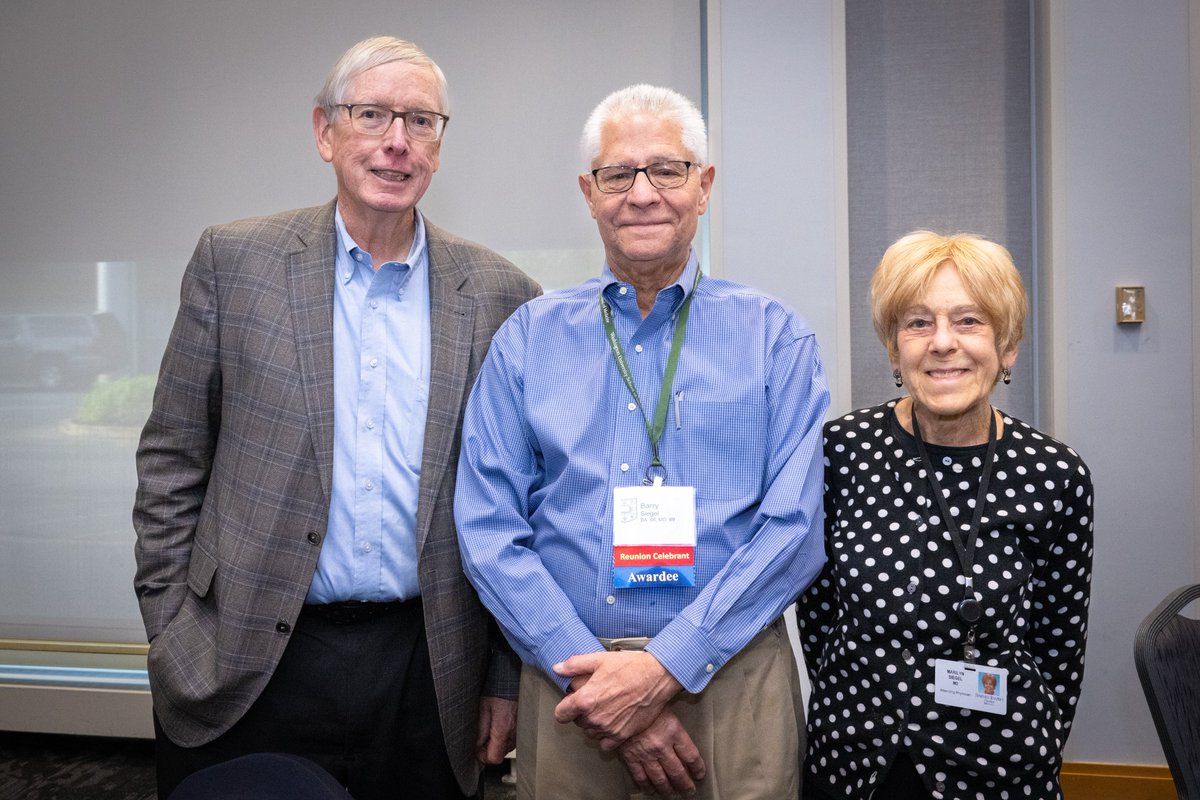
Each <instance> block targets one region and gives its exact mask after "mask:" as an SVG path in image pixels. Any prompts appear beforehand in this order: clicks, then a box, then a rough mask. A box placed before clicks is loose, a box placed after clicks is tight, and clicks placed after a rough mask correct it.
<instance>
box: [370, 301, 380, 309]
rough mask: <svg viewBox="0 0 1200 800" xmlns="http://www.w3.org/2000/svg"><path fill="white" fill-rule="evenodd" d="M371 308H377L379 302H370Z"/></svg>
mask: <svg viewBox="0 0 1200 800" xmlns="http://www.w3.org/2000/svg"><path fill="white" fill-rule="evenodd" d="M371 308H379V301H378V300H372V301H371Z"/></svg>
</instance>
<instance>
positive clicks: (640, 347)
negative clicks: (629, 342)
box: [633, 344, 642, 353]
mask: <svg viewBox="0 0 1200 800" xmlns="http://www.w3.org/2000/svg"><path fill="white" fill-rule="evenodd" d="M633 349H634V350H636V351H637V352H639V353H640V352H642V346H641V345H640V344H635V345H634V346H633Z"/></svg>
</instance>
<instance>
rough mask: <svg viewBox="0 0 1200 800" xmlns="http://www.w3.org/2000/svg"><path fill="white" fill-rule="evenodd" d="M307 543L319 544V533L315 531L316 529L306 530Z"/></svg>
mask: <svg viewBox="0 0 1200 800" xmlns="http://www.w3.org/2000/svg"><path fill="white" fill-rule="evenodd" d="M308 543H309V544H320V543H321V534H319V533H317V532H316V531H309V532H308Z"/></svg>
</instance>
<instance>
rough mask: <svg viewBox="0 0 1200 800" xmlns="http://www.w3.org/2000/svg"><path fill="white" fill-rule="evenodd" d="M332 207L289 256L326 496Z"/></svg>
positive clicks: (307, 398) (299, 348)
mask: <svg viewBox="0 0 1200 800" xmlns="http://www.w3.org/2000/svg"><path fill="white" fill-rule="evenodd" d="M333 210H334V203H332V202H330V203H328V204H327V205H325V206H323V207H322V208H321V209H320V212H319V213H318V214H317V215H316V216H315V217H313V221H312V224H311V226H309V227H307V228H304V229H302V230H300V231H298V232H297V236H296V238H297V239H298V240H299V246H298V248H297V249H296V250H294V251H293V252H291V253H290V254H289V256H288V259H289V263H288V291H289V294H290V296H291V306H292V320H293V324H294V326H295V331H296V352H297V354H298V356H299V360H300V382H301V385H302V386H303V390H304V402H305V404H306V405H307V406H308V420H309V429H310V431H311V432H312V439H313V449H314V450H315V451H316V456H317V463H318V465H319V466H320V472H321V486H322V487H323V488H324V489H325V496H326V497H329V496H330V492H331V484H332V483H333V279H334V262H335V256H334V239H335V236H334V227H333Z"/></svg>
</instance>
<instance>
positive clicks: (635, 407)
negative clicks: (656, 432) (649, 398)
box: [626, 403, 637, 411]
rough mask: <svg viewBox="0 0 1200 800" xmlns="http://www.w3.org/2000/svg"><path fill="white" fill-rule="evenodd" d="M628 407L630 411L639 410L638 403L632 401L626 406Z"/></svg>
mask: <svg viewBox="0 0 1200 800" xmlns="http://www.w3.org/2000/svg"><path fill="white" fill-rule="evenodd" d="M626 408H628V409H629V410H630V411H637V403H630V404H629V405H628V406H626Z"/></svg>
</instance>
